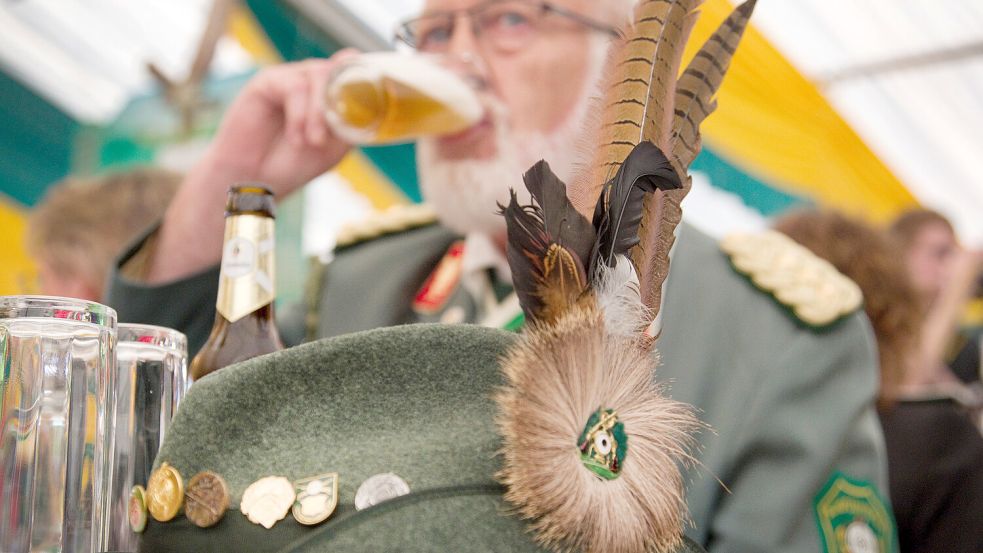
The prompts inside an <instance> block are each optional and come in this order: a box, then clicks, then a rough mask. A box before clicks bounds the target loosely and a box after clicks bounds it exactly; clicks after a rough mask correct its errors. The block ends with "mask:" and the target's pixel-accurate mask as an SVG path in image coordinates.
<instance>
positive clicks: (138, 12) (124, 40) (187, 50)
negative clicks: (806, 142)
mask: <svg viewBox="0 0 983 553" xmlns="http://www.w3.org/2000/svg"><path fill="white" fill-rule="evenodd" d="M288 1H289V2H290V3H291V4H292V5H293V7H294V8H296V9H299V10H301V11H303V12H305V13H308V14H309V15H311V17H312V19H313V20H314V21H316V22H319V24H324V25H328V26H330V27H331V28H337V29H341V30H344V31H345V37H348V38H351V39H352V40H351V41H350V42H353V43H356V44H360V45H362V47H366V48H380V47H385V46H386V45H387V44H388V39H389V37H391V36H392V31H393V30H394V28H395V26H396V24H397V23H398V22H399V21H400V20H401V19H403V18H405V17H408V16H410V15H412V14H414V13H417V12H418V11H419V9H420V7H421V6H422V4H423V0H288ZM208 6H209V0H181V1H179V2H165V1H164V0H145V1H141V2H127V1H126V0H86V2H84V3H80V2H64V1H61V0H17V1H10V0H7V1H0V70H3V71H6V72H8V73H10V74H12V75H13V76H14V77H16V78H18V79H20V80H22V81H23V82H25V83H27V84H28V85H29V86H31V87H32V88H34V89H35V90H37V91H38V92H39V93H41V94H42V95H44V96H45V97H47V98H49V99H50V100H51V101H53V102H54V103H55V104H56V105H59V106H61V107H62V108H63V109H65V110H66V111H67V112H68V113H70V114H72V115H73V116H75V117H76V118H78V119H79V120H82V121H84V122H91V123H104V122H108V121H111V120H112V118H113V117H114V116H115V115H116V114H117V113H118V112H119V110H120V109H121V108H122V107H123V106H124V105H125V104H126V102H127V101H128V100H129V99H130V98H131V97H132V96H134V95H140V94H145V93H147V92H149V91H150V90H151V86H152V84H151V81H150V79H149V77H148V73H147V71H146V69H145V63H146V62H147V61H151V60H152V61H154V62H156V63H157V64H158V65H159V66H160V67H162V68H163V70H164V71H165V73H167V74H168V75H170V76H172V77H176V78H180V77H182V76H183V75H184V74H185V73H186V71H187V68H188V66H189V65H190V60H191V58H192V56H193V52H194V49H195V46H196V45H197V41H198V38H199V35H200V33H201V30H202V29H203V27H204V21H205V16H206V14H207V11H208ZM753 24H754V25H756V26H757V27H758V28H759V29H760V30H761V31H762V32H763V33H764V34H765V35H766V36H767V37H768V38H769V39H770V40H771V41H772V42H773V43H774V44H775V45H776V46H777V47H778V49H779V50H780V51H782V52H783V53H784V54H785V55H786V56H787V57H788V59H789V60H790V61H791V62H792V63H793V64H794V65H796V67H798V68H799V69H800V70H801V71H802V72H803V73H804V74H805V75H806V76H808V77H809V78H811V79H812V80H813V81H814V82H816V83H817V84H818V85H819V86H820V88H821V90H822V91H823V92H824V94H825V95H826V97H827V98H828V99H829V101H830V102H831V103H832V104H833V106H834V107H835V108H836V109H837V110H838V111H839V112H840V114H841V115H842V116H843V117H844V118H845V119H846V120H847V121H848V122H849V123H850V124H851V125H852V126H853V127H854V128H855V129H856V131H857V132H858V133H859V134H860V135H861V136H862V137H863V138H864V140H865V141H866V142H867V144H868V145H869V146H870V147H871V148H872V149H873V151H874V152H875V153H876V154H877V155H878V156H879V157H880V158H881V159H882V160H883V161H884V162H885V163H886V164H887V165H888V166H889V167H890V168H891V169H892V170H893V171H894V172H895V174H896V175H897V176H898V177H899V178H900V179H901V180H902V182H904V183H905V185H906V186H907V187H908V188H909V190H911V192H912V193H913V194H914V195H915V196H916V197H917V198H919V200H920V201H922V203H924V204H925V205H927V206H930V207H934V208H936V209H939V210H940V211H942V212H943V213H945V214H946V215H948V216H950V217H951V218H952V219H953V220H954V222H955V223H956V225H957V227H958V229H959V230H960V232H961V234H962V235H963V237H964V238H965V239H966V240H967V241H969V242H971V243H973V244H975V245H976V246H978V247H980V246H983V164H980V163H979V162H978V161H977V155H979V154H978V152H980V151H983V2H981V1H979V0H945V1H942V2H930V1H928V0H761V1H760V2H759V4H758V7H757V9H756V12H755V15H754V21H753ZM339 32H340V31H339ZM249 65H250V60H249V58H248V55H247V54H246V53H245V52H244V51H243V50H242V49H241V48H239V47H238V46H237V45H236V43H235V42H234V41H231V40H227V39H226V40H223V41H222V42H221V43H220V44H219V49H218V52H217V55H216V59H215V65H214V66H213V70H214V71H215V72H216V73H217V74H220V75H221V74H229V73H235V72H241V71H243V70H245V69H246V68H248V67H249Z"/></svg>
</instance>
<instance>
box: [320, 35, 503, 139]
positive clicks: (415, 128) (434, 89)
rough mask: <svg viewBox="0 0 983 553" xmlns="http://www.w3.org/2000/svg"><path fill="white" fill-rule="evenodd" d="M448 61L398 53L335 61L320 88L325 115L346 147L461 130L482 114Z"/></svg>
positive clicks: (471, 92) (466, 84) (470, 89)
mask: <svg viewBox="0 0 983 553" xmlns="http://www.w3.org/2000/svg"><path fill="white" fill-rule="evenodd" d="M453 65H459V64H458V62H454V61H452V60H451V59H450V58H447V57H445V56H438V55H423V54H409V53H400V52H375V53H371V54H361V55H359V56H355V57H353V58H351V59H348V60H345V61H343V62H341V65H340V66H339V67H338V68H337V69H336V70H335V71H334V72H333V73H332V75H331V77H330V78H329V79H328V83H327V84H326V85H325V92H324V106H325V117H326V119H327V121H328V125H329V126H330V127H331V129H332V131H333V132H334V133H335V134H336V135H337V136H338V137H339V138H341V139H343V140H346V141H348V142H350V143H352V144H387V143H397V142H408V141H412V140H414V139H416V138H419V137H421V136H428V135H442V134H453V133H456V132H460V131H463V130H465V129H467V128H469V127H471V126H473V125H475V124H476V123H478V122H479V121H480V120H481V118H482V117H483V116H484V109H483V107H482V105H481V102H480V100H479V98H478V95H477V92H476V91H475V90H474V87H473V86H472V85H471V84H469V82H468V80H466V79H465V78H464V77H463V76H462V75H461V74H460V71H455V70H454V69H453V68H452V66H453Z"/></svg>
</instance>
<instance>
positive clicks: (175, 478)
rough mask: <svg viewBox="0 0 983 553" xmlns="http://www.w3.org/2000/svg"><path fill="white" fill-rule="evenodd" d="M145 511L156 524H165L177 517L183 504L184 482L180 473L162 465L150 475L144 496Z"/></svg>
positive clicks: (166, 465)
mask: <svg viewBox="0 0 983 553" xmlns="http://www.w3.org/2000/svg"><path fill="white" fill-rule="evenodd" d="M145 497H146V503H147V510H148V511H150V516H152V517H154V520H156V521H158V522H167V521H169V520H171V519H173V518H174V517H176V516H177V514H178V512H180V511H181V505H182V504H183V503H184V480H183V479H182V478H181V473H179V472H178V471H177V469H175V468H174V467H172V466H171V465H168V464H167V463H163V464H162V465H161V466H160V468H158V469H157V470H155V471H154V472H153V473H152V474H151V475H150V480H148V481H147V493H146V495H145Z"/></svg>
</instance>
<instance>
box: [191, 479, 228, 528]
mask: <svg viewBox="0 0 983 553" xmlns="http://www.w3.org/2000/svg"><path fill="white" fill-rule="evenodd" d="M228 508H229V488H228V486H226V485H225V480H223V479H222V477H221V476H219V475H217V474H215V473H214V472H211V471H207V470H206V471H202V472H199V473H198V474H196V475H194V476H192V477H191V480H189V481H188V485H187V487H186V489H185V491H184V516H186V517H188V520H190V521H191V522H192V523H193V524H194V525H195V526H197V527H199V528H208V527H209V526H214V525H215V524H217V523H218V521H220V520H222V517H223V516H225V511H226V510H228Z"/></svg>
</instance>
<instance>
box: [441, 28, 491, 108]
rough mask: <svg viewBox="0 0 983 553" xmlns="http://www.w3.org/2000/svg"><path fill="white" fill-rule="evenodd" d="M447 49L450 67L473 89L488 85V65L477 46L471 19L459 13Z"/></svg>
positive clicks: (480, 88) (481, 88)
mask: <svg viewBox="0 0 983 553" xmlns="http://www.w3.org/2000/svg"><path fill="white" fill-rule="evenodd" d="M448 46H449V47H448V49H447V58H448V60H449V63H450V65H451V66H452V68H453V69H454V70H455V71H456V72H457V73H458V74H459V75H461V76H463V77H464V78H465V79H467V80H468V81H469V82H470V83H471V86H473V87H474V88H475V90H484V89H485V88H487V87H488V66H487V65H486V63H485V60H484V57H483V56H482V53H481V50H480V48H479V39H478V37H477V35H476V34H475V25H474V23H473V20H472V19H471V18H470V17H468V16H467V15H465V14H459V15H458V16H457V19H456V21H455V22H454V30H453V32H452V34H451V40H450V43H449V45H448Z"/></svg>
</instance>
